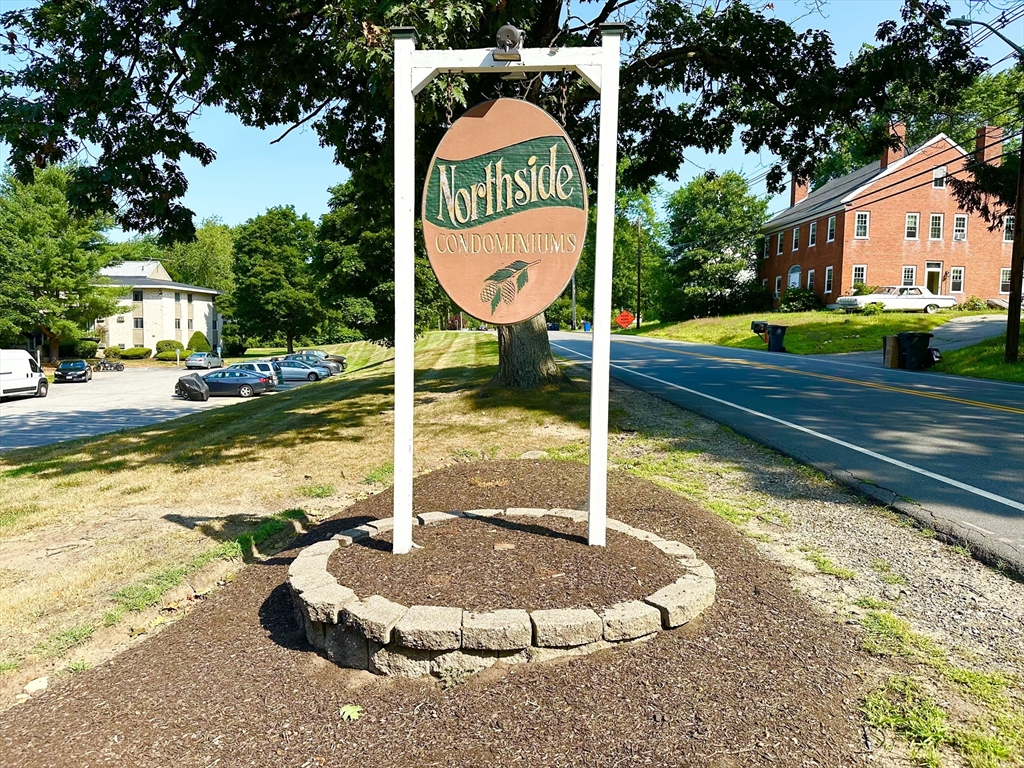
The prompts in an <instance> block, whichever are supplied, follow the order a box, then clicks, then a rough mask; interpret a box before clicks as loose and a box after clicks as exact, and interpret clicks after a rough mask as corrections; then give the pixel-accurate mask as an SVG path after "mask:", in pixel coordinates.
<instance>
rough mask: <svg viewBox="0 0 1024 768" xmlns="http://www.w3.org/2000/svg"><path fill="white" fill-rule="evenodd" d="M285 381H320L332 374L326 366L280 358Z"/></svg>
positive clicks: (279, 363)
mask: <svg viewBox="0 0 1024 768" xmlns="http://www.w3.org/2000/svg"><path fill="white" fill-rule="evenodd" d="M277 364H278V365H280V366H281V374H282V375H283V376H284V380H285V381H320V379H326V378H327V377H328V376H330V375H331V372H330V371H329V370H327V369H326V368H321V367H319V366H313V365H309V364H308V363H304V362H302V361H301V360H289V359H284V360H278V361H277Z"/></svg>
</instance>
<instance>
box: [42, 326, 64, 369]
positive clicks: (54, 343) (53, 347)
mask: <svg viewBox="0 0 1024 768" xmlns="http://www.w3.org/2000/svg"><path fill="white" fill-rule="evenodd" d="M39 330H41V331H42V332H43V335H44V336H45V337H46V338H47V339H49V341H50V362H51V363H56V362H57V360H58V359H59V358H60V337H58V336H55V335H52V334H50V333H47V331H46V329H44V328H40V329H39Z"/></svg>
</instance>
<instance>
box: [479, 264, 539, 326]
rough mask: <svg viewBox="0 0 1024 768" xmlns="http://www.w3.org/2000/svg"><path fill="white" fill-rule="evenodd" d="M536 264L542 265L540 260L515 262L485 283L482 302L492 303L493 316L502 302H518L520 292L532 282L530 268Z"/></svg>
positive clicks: (481, 294) (481, 297)
mask: <svg viewBox="0 0 1024 768" xmlns="http://www.w3.org/2000/svg"><path fill="white" fill-rule="evenodd" d="M536 264H540V260H539V259H538V260H537V261H534V262H531V263H529V264H527V263H526V262H525V261H513V262H512V263H511V264H507V265H505V266H504V267H502V268H501V269H499V270H497V271H496V272H494V273H493V274H492V275H491V276H490V277H488V278H487V280H485V281H484V287H483V289H482V290H481V291H480V301H486V302H490V304H491V314H492V315H493V314H494V312H495V311H496V310H497V309H498V305H499V304H501V302H502V301H504V302H505V303H506V304H511V303H512V302H513V301H515V300H516V297H517V296H518V295H519V291H521V290H522V289H523V286H524V285H526V284H527V283H528V282H530V273H529V269H530V267H532V266H534V265H536Z"/></svg>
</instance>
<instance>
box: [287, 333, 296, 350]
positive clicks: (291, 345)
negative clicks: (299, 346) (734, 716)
mask: <svg viewBox="0 0 1024 768" xmlns="http://www.w3.org/2000/svg"><path fill="white" fill-rule="evenodd" d="M286 338H287V339H288V354H289V355H290V354H291V353H292V352H294V351H295V346H294V345H293V344H292V341H293V340H292V335H291V334H290V333H289V334H286Z"/></svg>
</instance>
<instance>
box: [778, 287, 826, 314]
mask: <svg viewBox="0 0 1024 768" xmlns="http://www.w3.org/2000/svg"><path fill="white" fill-rule="evenodd" d="M823 306H824V304H822V301H821V299H819V298H818V294H816V293H815V292H814V291H813V290H812V289H811V288H788V289H786V292H785V293H784V294H782V301H780V302H779V311H780V312H812V311H814V310H816V309H821V308H822V307H823Z"/></svg>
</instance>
